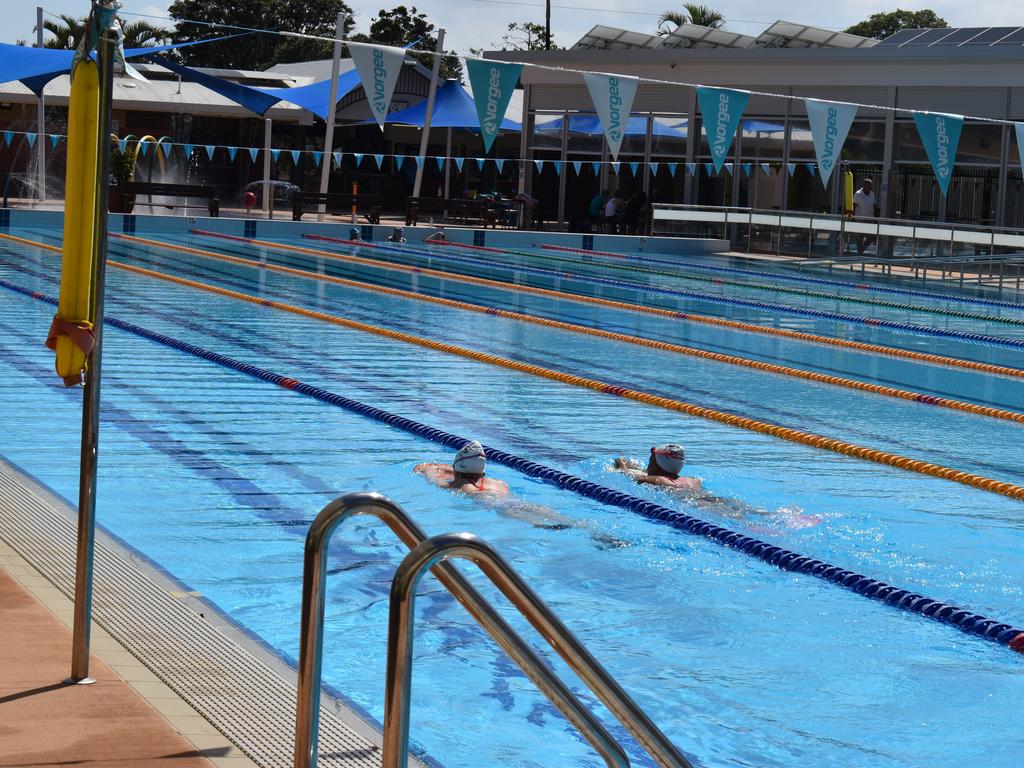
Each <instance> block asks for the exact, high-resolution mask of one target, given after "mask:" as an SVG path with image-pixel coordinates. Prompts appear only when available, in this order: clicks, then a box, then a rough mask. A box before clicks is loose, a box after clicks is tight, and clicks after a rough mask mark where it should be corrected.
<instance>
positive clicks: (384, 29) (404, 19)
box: [352, 5, 462, 80]
mask: <svg viewBox="0 0 1024 768" xmlns="http://www.w3.org/2000/svg"><path fill="white" fill-rule="evenodd" d="M436 29H437V27H435V26H434V25H433V24H431V23H430V22H429V21H428V20H427V15H426V14H425V13H420V12H419V11H417V10H416V6H410V7H409V8H406V7H405V6H404V5H399V6H396V7H395V8H392V9H391V10H390V11H385V10H383V9H381V10H380V11H378V12H377V16H376V17H375V18H374V20H373V21H371V22H370V34H369V35H364V34H358V35H354V36H353V37H352V40H353V41H355V42H357V43H359V42H362V43H380V44H381V45H393V46H395V47H396V48H404V47H405V46H407V45H409V44H411V43H415V44H416V48H417V49H418V50H422V51H433V50H435V49H436V48H437V34H436ZM445 53H446V54H448V55H447V56H445V57H444V58H442V59H441V69H440V76H441V77H442V78H454V79H456V80H461V79H462V61H461V60H460V59H458V58H457V57H456V56H455V51H445ZM410 55H413V56H414V58H416V59H417V60H418V61H419V62H420V63H421V64H422V65H423V66H425V67H427V68H428V69H429V68H431V67H433V66H434V57H433V56H432V55H430V54H420V55H415V54H410Z"/></svg>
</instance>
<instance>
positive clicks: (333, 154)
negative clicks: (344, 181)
mask: <svg viewBox="0 0 1024 768" xmlns="http://www.w3.org/2000/svg"><path fill="white" fill-rule="evenodd" d="M331 157H333V158H334V167H335V168H341V152H331Z"/></svg>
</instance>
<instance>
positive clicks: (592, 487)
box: [0, 279, 1024, 653]
mask: <svg viewBox="0 0 1024 768" xmlns="http://www.w3.org/2000/svg"><path fill="white" fill-rule="evenodd" d="M0 287H3V288H6V289H8V290H10V291H13V292H15V293H19V294H22V295H24V296H28V297H30V298H33V299H36V300H37V301H42V302H45V303H48V304H56V303H57V301H56V299H54V298H53V297H51V296H47V295H45V294H43V293H41V292H39V291H33V290H31V289H29V288H25V287H23V286H20V285H17V284H15V283H11V282H9V281H7V280H4V279H0ZM104 323H105V324H107V325H109V326H111V327H113V328H117V329H119V330H122V331H125V332H127V333H130V334H133V335H135V336H138V337H140V338H144V339H147V340H149V341H152V342H155V343H157V344H161V345H163V346H166V347H169V348H171V349H175V350H178V351H180V352H184V353H186V354H190V355H192V356H194V357H197V358H200V359H202V360H206V361H207V362H211V363H214V364H215V365H219V366H221V367H223V368H228V369H230V370H234V371H237V372H239V373H242V374H244V375H246V376H250V377H252V378H254V379H259V380H260V381H265V382H267V383H269V384H275V385H277V386H279V387H282V388H284V389H287V390H288V391H290V392H295V393H297V394H300V395H304V396H306V397H311V398H313V399H315V400H318V401H320V402H322V403H325V404H327V405H331V406H334V407H337V408H342V409H343V410H346V411H349V412H350V413H355V414H357V415H360V416H364V417H366V418H369V419H372V420H373V421H377V422H380V423H382V424H386V425H388V426H391V427H394V428H395V429H399V430H402V431H403V432H406V433H408V434H411V435H415V436H416V437H421V438H423V439H426V440H429V441H431V442H433V443H437V444H439V445H443V446H446V447H448V448H461V447H462V446H463V445H465V444H466V442H468V440H467V439H466V438H464V437H461V436H459V435H454V434H452V433H450V432H445V431H443V430H440V429H436V428H434V427H430V426H428V425H426V424H422V423H420V422H417V421H413V420H412V419H407V418H405V417H404V416H399V415H397V414H394V413H390V412H388V411H385V410H382V409H380V408H375V407H374V406H371V405H367V404H365V403H361V402H359V401H358V400H352V399H351V398H347V397H344V396H343V395H339V394H336V393H333V392H330V391H328V390H325V389H321V388H320V387H314V386H312V385H310V384H306V383H304V382H302V381H299V380H298V379H294V378H290V377H287V376H282V375H280V374H277V373H274V372H272V371H269V370H267V369H265V368H260V367H258V366H255V365H250V364H248V363H243V362H241V361H239V360H235V359H234V358H230V357H227V356H226V355H221V354H219V353H217V352H213V351H211V350H208V349H204V348H202V347H199V346H196V345H194V344H189V343H188V342H185V341H180V340H178V339H174V338H172V337H170V336H165V335H164V334H161V333H157V332H155V331H151V330H149V329H147V328H143V327H141V326H138V325H135V324H133V323H128V322H125V321H123V320H119V319H117V318H115V317H111V316H110V315H107V316H106V317H105V318H104ZM485 452H486V454H487V458H488V459H489V460H490V461H493V462H494V463H496V464H501V465H502V466H505V467H508V468H510V469H512V470H514V471H516V472H519V473H521V474H523V475H526V476H528V477H534V478H537V479H538V480H542V481H544V482H546V483H549V484H551V485H554V486H555V487H557V488H561V489H562V490H567V491H570V492H572V493H575V494H577V495H578V496H583V497H584V498H588V499H592V500H594V501H597V502H599V503H602V504H607V505H609V506H614V507H618V508H620V509H625V510H627V511H629V512H633V513H635V514H638V515H640V516H641V517H644V518H646V519H648V520H653V521H656V522H659V523H662V524H665V525H668V526H670V527H672V528H674V529H676V530H679V531H683V532H684V533H688V534H690V535H693V536H700V537H702V538H705V539H708V540H710V541H713V542H715V543H716V544H719V545H721V546H724V547H727V548H728V549H733V550H736V551H738V552H742V553H743V554H746V555H749V556H751V557H755V558H757V559H758V560H761V561H763V562H766V563H768V564H769V565H773V566H775V567H776V568H779V569H780V570H784V571H790V572H793V573H802V574H807V575H810V576H814V577H816V578H818V579H821V580H822V581H827V582H829V583H831V584H835V585H837V586H840V587H843V588H844V589H848V590H851V591H852V592H854V593H856V594H858V595H861V596H863V597H867V598H870V599H872V600H875V601H878V602H881V603H884V604H886V605H890V606H893V607H895V608H899V609H901V610H904V611H908V612H910V613H916V614H918V615H919V616H923V617H925V618H928V619H931V620H933V621H937V622H940V623H942V624H949V625H950V626H953V627H956V628H957V629H959V630H960V631H962V632H965V633H966V634H969V635H974V636H976V637H981V638H984V639H987V640H992V641H993V642H996V643H999V644H1000V645H1003V646H1006V647H1007V648H1009V649H1010V650H1012V651H1015V652H1017V653H1024V630H1022V629H1018V628H1016V627H1014V626H1013V625H1011V624H1007V623H1005V622H1000V621H997V620H996V619H990V618H987V617H985V616H983V615H981V614H977V613H973V612H971V611H968V610H965V609H962V608H958V607H957V606H955V605H950V604H947V603H943V602H941V601H938V600H932V599H931V598H928V597H925V596H923V595H920V594H918V593H916V592H912V591H910V590H906V589H901V588H899V587H896V586H893V585H891V584H887V583H885V582H883V581H878V580H877V579H872V578H870V577H868V576H864V575H862V574H859V573H856V572H855V571H850V570H847V569H845V568H841V567H839V566H836V565H831V564H830V563H827V562H825V561H823V560H817V559H815V558H811V557H806V556H804V555H801V554H799V553H797V552H793V551H790V550H787V549H783V548H782V547H778V546H776V545H774V544H769V543H768V542H765V541H760V540H758V539H754V538H752V537H750V536H745V535H744V534H742V533H739V532H738V531H732V530H730V529H728V528H723V527H721V526H718V525H714V524H712V523H709V522H707V521H705V520H701V519H700V518H696V517H692V516H690V515H687V514H685V513H683V512H679V511H676V510H673V509H669V508H668V507H664V506H662V505H660V504H655V503H654V502H650V501H645V500H644V499H641V498H638V497H636V496H632V495H630V494H628V493H623V492H622V491H616V490H614V489H612V488H608V487H607V486H603V485H599V484H597V483H594V482H591V481H589V480H586V479H584V478H581V477H577V476H575V475H570V474H567V473H565V472H561V471H559V470H557V469H554V468H552V467H546V466H544V465H543V464H538V463H537V462H534V461H530V460H529V459H524V458H522V457H520V456H516V455H515V454H512V453H508V452H506V451H502V450H498V449H496V448H490V447H485Z"/></svg>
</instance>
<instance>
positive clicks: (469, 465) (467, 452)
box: [452, 440, 487, 475]
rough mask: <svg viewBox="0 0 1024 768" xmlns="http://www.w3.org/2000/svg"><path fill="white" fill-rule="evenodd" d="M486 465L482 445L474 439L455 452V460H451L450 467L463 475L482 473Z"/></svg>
mask: <svg viewBox="0 0 1024 768" xmlns="http://www.w3.org/2000/svg"><path fill="white" fill-rule="evenodd" d="M486 466H487V457H486V456H484V447H483V446H482V445H480V443H478V442H477V441H476V440H474V441H473V442H471V443H466V444H465V445H464V446H462V448H460V449H459V452H458V453H457V454H455V461H453V462H452V469H454V470H455V471H456V472H461V473H462V474H464V475H482V474H483V473H484V468H485V467H486Z"/></svg>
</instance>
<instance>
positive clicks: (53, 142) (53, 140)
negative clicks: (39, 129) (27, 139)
mask: <svg viewBox="0 0 1024 768" xmlns="http://www.w3.org/2000/svg"><path fill="white" fill-rule="evenodd" d="M58 144H60V136H58V135H56V134H52V135H51V136H50V151H51V152H52V151H53V150H55V149H56V148H57V145H58Z"/></svg>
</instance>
